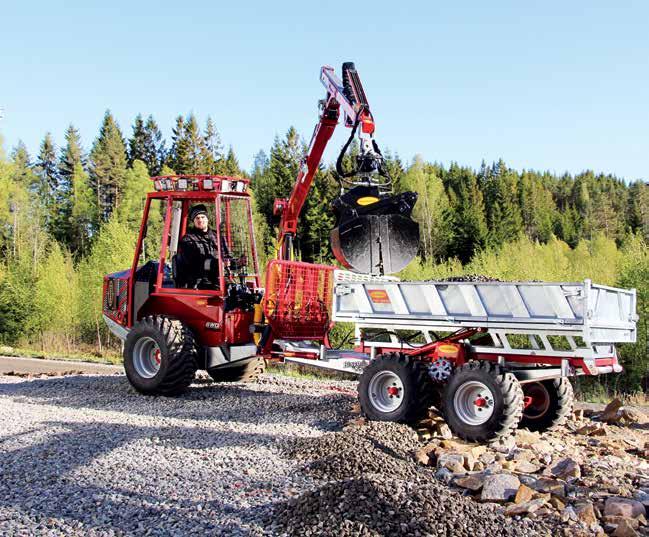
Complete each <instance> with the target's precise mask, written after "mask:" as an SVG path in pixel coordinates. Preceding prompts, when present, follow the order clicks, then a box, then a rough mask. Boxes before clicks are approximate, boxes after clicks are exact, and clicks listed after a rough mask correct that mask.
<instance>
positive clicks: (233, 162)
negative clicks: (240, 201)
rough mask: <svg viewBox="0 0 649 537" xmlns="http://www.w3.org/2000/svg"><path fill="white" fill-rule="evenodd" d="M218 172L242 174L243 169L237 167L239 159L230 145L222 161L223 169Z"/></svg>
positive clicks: (232, 174)
mask: <svg viewBox="0 0 649 537" xmlns="http://www.w3.org/2000/svg"><path fill="white" fill-rule="evenodd" d="M219 173H223V174H224V175H231V176H233V177H241V176H243V171H242V170H241V168H240V167H239V160H238V159H237V156H236V155H235V154H234V149H232V146H230V149H228V154H227V156H226V157H225V159H224V161H223V171H222V172H219Z"/></svg>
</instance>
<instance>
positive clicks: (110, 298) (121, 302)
mask: <svg viewBox="0 0 649 537" xmlns="http://www.w3.org/2000/svg"><path fill="white" fill-rule="evenodd" d="M127 302H128V278H115V277H111V276H106V277H105V278H104V300H103V311H104V314H105V315H107V316H108V317H110V318H111V319H113V320H115V321H117V322H119V323H120V324H123V323H124V322H126V313H127V309H128V304H127Z"/></svg>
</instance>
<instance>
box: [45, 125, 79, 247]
mask: <svg viewBox="0 0 649 537" xmlns="http://www.w3.org/2000/svg"><path fill="white" fill-rule="evenodd" d="M78 167H81V169H82V170H83V169H84V168H85V156H84V154H83V149H82V147H81V137H80V136H79V131H77V129H75V128H74V126H73V125H70V126H69V127H68V128H67V130H66V131H65V147H63V148H61V154H60V156H59V163H58V174H59V187H58V189H57V192H56V207H57V212H56V215H55V216H54V218H53V226H52V234H53V236H54V237H55V238H56V239H57V240H58V241H59V242H61V244H64V245H66V246H67V247H71V246H72V235H73V233H74V232H73V230H72V227H71V226H72V207H73V204H74V200H73V197H74V194H73V184H72V182H73V176H74V174H75V173H77V168H78Z"/></svg>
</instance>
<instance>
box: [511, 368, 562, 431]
mask: <svg viewBox="0 0 649 537" xmlns="http://www.w3.org/2000/svg"><path fill="white" fill-rule="evenodd" d="M523 398H524V401H525V404H524V406H523V418H522V419H521V422H520V425H519V426H520V427H527V428H528V429H529V430H530V431H547V430H549V429H553V428H555V427H558V426H559V425H563V424H564V423H565V422H566V420H567V419H568V417H569V416H570V414H571V412H572V408H573V404H574V398H575V396H574V393H573V391H572V384H570V379H568V378H567V377H562V378H558V379H550V380H543V381H540V382H529V383H526V384H523Z"/></svg>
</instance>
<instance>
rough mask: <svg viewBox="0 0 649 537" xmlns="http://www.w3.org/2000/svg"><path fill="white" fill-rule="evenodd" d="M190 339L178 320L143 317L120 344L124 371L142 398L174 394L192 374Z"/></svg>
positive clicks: (193, 362) (193, 357) (193, 349)
mask: <svg viewBox="0 0 649 537" xmlns="http://www.w3.org/2000/svg"><path fill="white" fill-rule="evenodd" d="M196 358H197V353H196V345H195V342H194V337H193V335H192V333H191V331H190V330H189V329H187V328H186V327H185V326H183V324H182V323H181V322H180V321H177V320H173V319H169V318H167V317H162V316H150V317H145V318H144V319H142V320H141V321H140V322H139V323H137V324H136V325H135V326H134V327H133V329H132V330H131V331H130V332H129V334H128V336H127V338H126V342H125V343H124V369H125V371H126V376H127V378H128V380H129V382H130V383H131V385H132V386H133V387H134V388H135V389H136V390H137V391H138V392H140V393H143V394H146V395H177V394H179V393H182V392H183V391H185V389H186V388H187V387H188V386H189V385H190V384H191V382H192V380H193V379H194V375H195V373H196V369H197V366H196Z"/></svg>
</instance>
